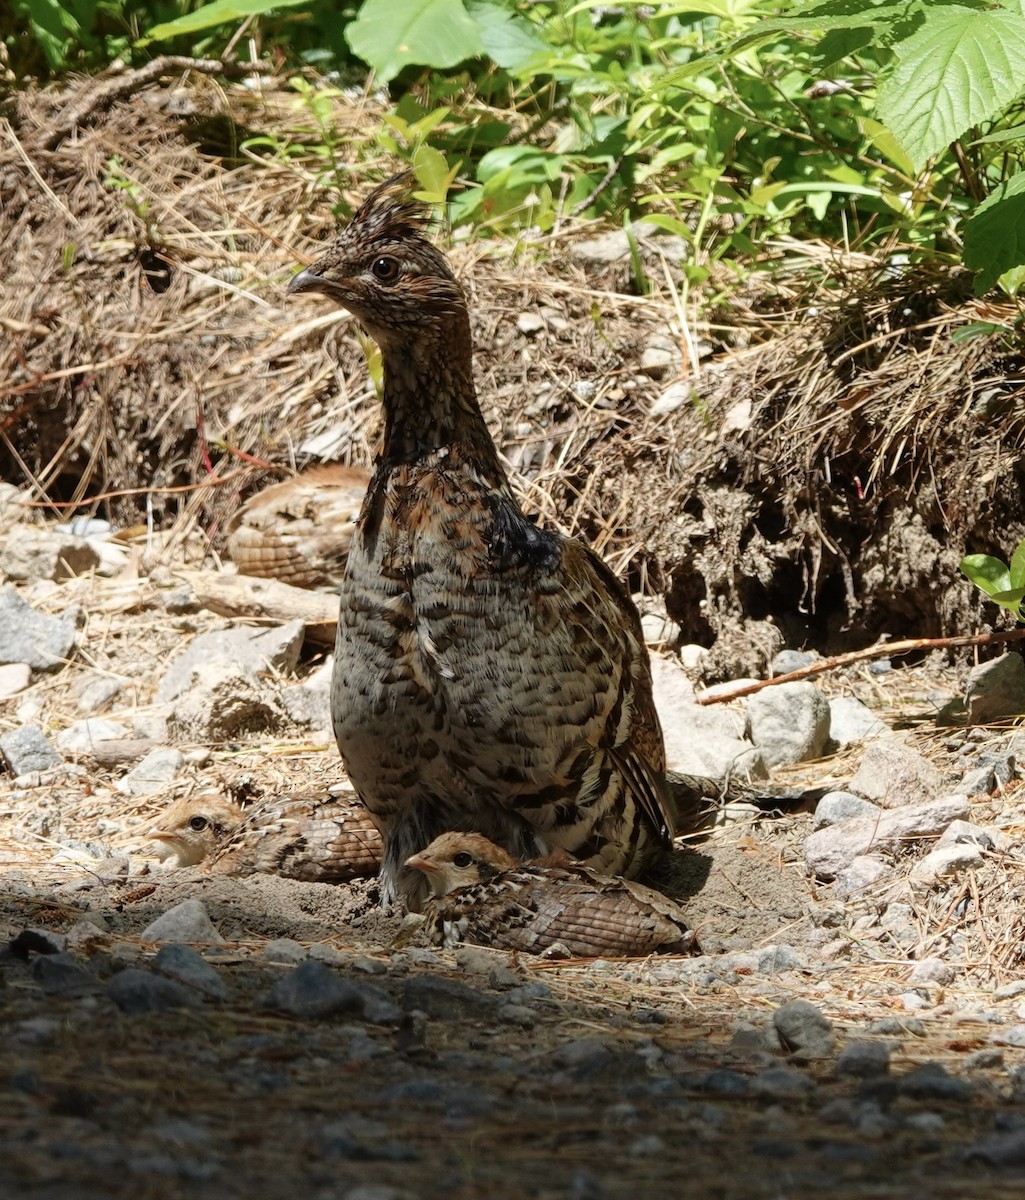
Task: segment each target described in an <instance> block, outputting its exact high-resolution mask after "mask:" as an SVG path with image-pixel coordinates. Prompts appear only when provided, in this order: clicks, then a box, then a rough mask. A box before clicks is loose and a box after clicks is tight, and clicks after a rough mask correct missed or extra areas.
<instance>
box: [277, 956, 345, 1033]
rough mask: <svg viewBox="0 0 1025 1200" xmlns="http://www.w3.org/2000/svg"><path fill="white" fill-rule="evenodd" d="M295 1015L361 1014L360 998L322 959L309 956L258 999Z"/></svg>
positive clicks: (318, 1016)
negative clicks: (318, 959) (318, 960)
mask: <svg viewBox="0 0 1025 1200" xmlns="http://www.w3.org/2000/svg"><path fill="white" fill-rule="evenodd" d="M257 1003H258V1004H259V1005H260V1006H261V1007H263V1008H275V1009H280V1010H281V1011H282V1012H287V1013H291V1014H292V1015H293V1016H296V1017H312V1018H321V1017H330V1016H335V1015H336V1014H339V1013H354V1014H359V1015H360V1016H362V1014H363V997H362V995H361V994H360V993H359V992H358V991H357V990H356V988H354V987H353V986H352V984H351V983H347V982H346V981H345V980H344V979H342V977H341V976H340V975H339V974H338V973H337V972H336V971H333V970H332V969H331V968H330V967H328V966H325V965H324V963H322V962H317V961H316V960H315V959H309V960H307V961H306V962H304V963H300V964H299V966H297V967H295V968H294V969H293V970H291V971H289V972H288V974H287V975H285V976H284V978H282V979H279V980H278V982H277V983H275V984H274V986H273V987H272V988H270V989H269V991H267V992H265V993H264V994H263V995H262V996H261V997H260V999H259V1000H258V1002H257Z"/></svg>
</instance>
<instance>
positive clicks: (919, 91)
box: [876, 6, 1025, 170]
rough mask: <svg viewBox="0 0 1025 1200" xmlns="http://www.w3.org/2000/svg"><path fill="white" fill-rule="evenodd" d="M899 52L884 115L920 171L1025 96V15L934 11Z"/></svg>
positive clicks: (887, 84) (882, 105)
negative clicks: (1024, 83) (973, 128)
mask: <svg viewBox="0 0 1025 1200" xmlns="http://www.w3.org/2000/svg"><path fill="white" fill-rule="evenodd" d="M893 51H894V54H895V55H896V58H897V65H896V66H895V67H894V69H893V70H892V71H890V73H889V74H888V75H887V76H886V78H885V79H884V80H883V82H882V84H881V85H880V87H879V93H878V95H877V97H876V113H877V115H878V116H879V118H880V120H882V121H883V122H884V123H885V124H886V125H888V126H889V127H890V129H891V130H893V133H894V136H895V137H896V138H897V140H898V141H899V142H900V144H901V146H902V147H903V148H904V151H905V152H906V153H907V155H908V157H909V158H910V159H911V161H912V162H913V163H914V165H915V169H916V170H920V169H921V168H922V167H923V166H924V165H925V163H926V161H927V160H928V159H930V158H931V157H932V156H933V155H934V154H938V153H939V152H940V151H941V150H944V149H946V147H947V146H949V145H950V143H951V142H953V141H954V140H955V139H957V138H959V137H960V136H961V135H962V134H963V133H964V132H965V131H966V130H967V129H969V128H970V127H971V126H972V125H977V124H979V123H980V122H982V121H985V120H987V119H989V118H990V117H993V116H995V115H996V114H997V113H999V112H1000V111H1001V110H1002V109H1003V108H1005V107H1006V106H1007V105H1008V104H1010V102H1011V101H1012V100H1014V99H1016V98H1017V97H1018V96H1019V95H1020V94H1021V90H1022V79H1023V78H1025V18H1022V17H1020V16H1016V15H1015V14H1014V13H1009V12H1003V11H979V10H978V9H972V8H962V7H960V6H952V7H949V8H947V7H944V8H936V9H929V10H927V12H926V17H925V20H924V21H923V22H922V24H921V25H920V26H919V28H918V29H917V30H916V31H915V32H914V33H913V34H911V36H910V37H908V38H905V39H904V40H903V41H900V42H895V43H894V45H893Z"/></svg>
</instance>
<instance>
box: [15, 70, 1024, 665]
mask: <svg viewBox="0 0 1025 1200" xmlns="http://www.w3.org/2000/svg"><path fill="white" fill-rule="evenodd" d="M89 86H90V84H89V83H88V82H87V83H85V84H84V85H82V87H83V88H85V89H88V87H89ZM79 103H81V96H77V95H76V96H71V97H67V96H55V95H51V94H47V93H27V94H24V95H22V96H20V97H19V98H18V100H17V108H16V110H15V111H13V112H12V113H11V116H10V119H9V120H5V121H4V122H3V123H2V124H0V179H2V180H3V183H4V191H5V196H6V197H7V200H6V202H5V204H4V206H3V210H2V212H0V246H2V247H3V249H2V250H0V255H2V256H3V260H4V261H3V274H4V278H5V288H4V290H3V295H2V296H0V326H2V327H3V328H4V329H5V330H6V331H7V333H8V335H9V336H8V337H6V338H5V339H4V340H3V342H2V343H0V474H2V476H3V477H5V478H7V479H9V480H11V481H13V482H15V483H17V484H19V485H28V486H29V487H31V488H32V490H33V493H34V495H35V496H36V498H37V502H38V503H39V504H40V505H42V506H44V507H46V508H48V509H51V510H53V511H56V512H59V513H61V514H67V513H69V512H97V511H99V512H102V513H103V514H105V515H113V516H114V517H115V518H116V519H117V520H119V521H120V522H122V523H123V524H129V525H131V524H135V523H136V522H140V521H145V522H147V523H148V524H149V526H150V528H156V529H163V530H165V531H167V530H170V531H172V536H171V537H170V538H169V539H168V540H166V542H165V547H166V549H165V554H166V555H167V556H169V557H170V559H171V560H175V561H176V560H177V556H180V554H181V552H182V548H183V547H184V546H185V545H186V544H187V542H188V540H189V539H191V541H192V544H193V546H194V547H198V549H199V550H200V551H201V552H205V553H212V554H216V552H217V550H218V548H219V546H220V544H221V534H222V531H223V526H224V522H225V520H226V517H227V515H228V514H230V513H231V512H232V511H234V509H235V508H236V507H237V505H238V503H239V502H240V499H241V498H242V497H243V496H244V495H245V494H247V493H248V492H249V491H251V490H252V488H253V487H254V486H255V485H256V484H257V483H258V482H259V481H260V480H261V479H263V478H265V477H266V473H267V471H268V470H273V471H275V472H279V473H280V472H283V471H289V470H291V469H293V468H294V467H296V466H302V465H305V464H307V463H309V462H311V461H319V460H321V459H329V460H337V461H344V462H350V461H351V462H360V463H365V462H368V461H369V460H370V459H371V458H372V457H373V453H374V446H375V440H376V436H377V426H378V408H379V406H378V403H377V398H376V396H375V394H374V391H373V388H372V386H371V385H370V384H369V383H368V380H367V374H366V366H365V362H364V356H363V350H362V346H361V342H360V338H359V335H358V330H357V328H356V327H355V325H354V323H353V322H352V321H351V319H350V318H349V317H348V316H347V315H346V314H345V313H342V312H325V311H324V310H323V308H322V307H320V306H312V305H311V306H306V305H302V304H301V303H298V302H295V303H292V304H290V305H289V306H288V307H287V308H286V307H285V306H284V304H283V300H284V297H283V286H282V285H283V284H284V282H285V281H286V280H287V278H288V277H289V275H290V274H291V272H292V271H293V270H294V268H295V265H296V263H297V262H300V261H302V260H303V259H304V258H305V257H306V256H307V255H308V254H312V253H315V252H316V250H317V249H318V248H319V247H321V246H322V245H323V244H324V243H325V242H326V241H327V240H328V239H329V238H330V237H331V235H332V232H333V229H334V218H333V217H332V215H331V213H330V212H329V210H328V201H329V199H330V198H331V194H329V193H328V191H327V190H326V187H325V168H326V167H328V168H330V169H329V170H328V172H327V173H328V174H330V175H331V176H332V177H333V178H339V179H342V180H343V181H344V187H343V189H342V194H343V198H344V201H345V202H346V203H352V202H353V201H355V200H356V199H358V198H359V197H360V196H361V195H362V194H363V193H364V192H365V190H366V187H367V185H368V183H369V182H371V181H372V180H373V179H375V178H378V177H380V176H381V175H383V174H385V173H386V172H388V171H389V170H391V169H392V168H393V166H394V164H393V163H390V162H388V161H386V160H385V159H384V157H383V156H382V154H381V153H380V151H378V150H376V149H375V146H374V144H373V141H372V135H373V132H374V129H375V127H376V126H377V124H378V122H379V119H380V116H381V113H380V110H379V108H378V107H377V106H376V105H375V103H374V102H373V101H371V100H369V99H367V98H366V97H356V98H354V99H341V100H339V101H338V102H337V103H336V105H335V110H334V115H333V123H334V127H335V131H336V134H337V138H338V147H339V149H338V151H337V155H336V161H335V162H334V164H333V165H332V164H327V163H326V162H325V160H324V158H323V157H322V156H320V155H318V154H317V153H316V152H315V150H314V143H315V142H316V140H317V135H316V131H315V129H314V127H313V122H312V120H311V118H310V115H309V113H308V111H307V110H306V109H305V108H304V107H303V105H302V102H301V101H300V100H298V99H297V97H295V96H294V95H293V94H292V93H290V92H287V91H285V90H283V89H282V88H281V86H280V85H279V84H277V83H275V82H274V81H272V80H268V81H265V82H263V83H260V84H259V85H258V86H255V87H247V86H243V85H240V84H226V83H223V82H219V81H215V80H212V79H209V78H205V77H196V76H189V77H185V78H180V77H174V78H171V77H168V79H166V80H165V84H164V85H163V86H158V85H152V86H149V87H147V88H145V89H143V90H141V91H139V92H138V93H136V94H134V95H130V96H127V97H123V98H121V99H119V100H117V101H116V102H115V103H113V104H112V105H111V107H110V108H109V110H107V111H105V112H102V113H99V114H97V117H96V120H95V121H94V122H93V123H92V124H89V125H88V126H87V127H85V128H83V129H81V130H80V131H79V132H78V133H77V134H76V135H74V136H73V137H69V138H65V139H64V140H62V141H58V142H57V143H56V147H55V148H54V149H50V148H48V146H49V144H50V143H52V142H53V133H52V131H53V127H54V119H55V118H54V114H55V112H59V111H61V110H63V111H67V108H68V106H69V105H74V104H79ZM254 134H261V135H267V136H270V137H272V138H273V139H275V142H276V144H277V145H278V147H279V148H280V152H279V153H277V154H270V153H261V154H260V155H259V156H258V155H257V154H255V153H254V152H252V151H251V150H248V149H246V148H245V147H244V142H245V139H246V138H247V137H250V136H252V135H254ZM115 156H116V163H115V162H114V159H115ZM114 176H117V177H119V178H121V179H122V180H123V181H124V184H125V186H121V187H118V186H115V185H114V183H113V182H112V180H113V177H114ZM593 234H594V229H593V228H592V227H588V226H586V225H580V224H578V225H573V224H572V223H567V224H564V225H562V226H560V227H559V228H558V229H557V230H556V231H555V232H554V233H551V234H549V235H546V236H544V237H534V238H524V239H523V240H522V241H521V242H520V243H518V244H509V243H500V242H482V241H478V242H469V243H465V242H464V243H460V244H458V245H456V246H455V247H454V248H453V249H452V251H451V253H452V257H453V259H454V261H455V264H456V267H457V270H458V271H459V273H460V275H461V277H462V278H463V280H464V282H465V283H466V285H467V287H468V290H469V292H470V296H471V302H472V307H473V312H474V318H475V331H476V336H477V342H478V347H479V353H478V378H479V383H480V390H481V394H482V398H483V401H484V407H485V411H486V415H487V416H488V419H489V422H490V424H491V427H492V429H493V430H494V432H495V435H496V440H497V441H498V443H499V445H500V448H501V450H502V452H503V453H504V454H505V456H506V459H507V461H508V462H509V464H510V467H511V468H512V470H513V472H514V477H515V482H516V485H517V487H518V489H519V491H520V494H521V495H522V497H523V500H524V504H525V506H526V507H527V508H528V509H529V510H531V511H533V512H536V513H539V514H541V516H542V518H543V519H544V520H545V521H546V522H549V523H551V524H553V525H556V526H558V527H560V528H562V529H564V530H566V531H568V532H571V533H579V534H582V535H583V536H585V537H587V538H588V539H590V540H591V541H592V542H593V543H594V544H595V546H596V547H597V548H598V549H599V550H600V551H601V552H602V553H603V554H604V555H605V556H606V557H607V558H608V560H609V562H610V564H611V565H612V566H613V568H614V569H616V570H617V571H620V572H623V573H629V575H630V577H631V582H632V584H633V586H634V588H635V589H636V590H645V591H655V592H661V593H663V594H665V596H666V598H667V603H668V606H669V609H670V613H671V615H673V616H674V617H675V618H676V619H677V620H679V621H680V622H681V624H682V625H683V628H684V637H685V638H686V639H687V640H692V641H701V642H703V643H705V644H710V643H713V642H715V641H716V639H718V641H719V644H720V650H719V651H718V652H717V653H718V657H716V655H713V656H712V658H711V660H709V668H708V670H709V674H710V675H711V676H712V677H722V676H724V675H727V674H729V673H731V672H739V671H745V672H748V673H750V672H752V671H756V670H759V669H760V668H761V667H762V666H763V665H764V660H765V659H766V658H767V657H769V656H771V654H772V653H773V651H774V650H775V648H776V647H777V646H778V645H779V644H780V643H781V642H787V643H788V644H792V645H793V644H798V643H800V642H801V641H804V640H807V639H811V640H813V641H815V642H816V643H818V644H819V645H826V644H830V645H832V646H833V647H835V648H845V647H847V646H851V645H854V646H860V645H865V644H867V643H868V642H869V641H870V640H871V639H872V637H874V636H875V635H876V634H878V633H881V632H887V633H891V634H893V635H894V636H904V635H915V636H937V635H941V634H947V633H954V632H964V631H965V628H966V627H967V626H968V625H969V623H971V622H974V621H977V619H978V614H979V607H978V604H977V602H976V600H975V598H974V596H973V594H972V591H971V589H970V588H969V587H968V585H967V584H964V583H960V582H958V576H957V573H956V564H957V562H958V560H959V559H960V557H961V555H962V554H963V553H964V552H965V550H966V549H971V550H989V551H996V550H1004V549H1006V548H1008V547H1009V546H1010V545H1013V543H1014V542H1015V541H1016V540H1017V538H1018V537H1020V536H1022V535H1023V534H1025V523H1023V521H1022V518H1021V495H1020V477H1021V474H1022V473H1021V471H1020V459H1021V446H1022V441H1023V434H1025V405H1023V404H1022V398H1023V389H1022V386H1021V382H1020V377H1021V359H1020V356H1019V355H1018V353H1017V349H1016V347H1012V339H1011V338H1007V339H1001V338H1000V337H978V338H974V339H969V340H966V341H961V342H957V343H955V342H953V341H952V340H951V334H952V333H954V332H955V331H956V330H957V329H959V328H961V327H963V326H965V325H966V324H968V323H970V322H972V321H977V320H995V321H1000V322H1006V323H1007V324H1012V323H1013V322H1014V320H1015V319H1016V316H1017V309H1016V307H1015V306H1013V305H1010V304H1007V305H1004V306H994V305H993V304H991V303H987V302H982V301H976V300H972V299H971V298H970V296H969V293H968V282H967V280H966V279H965V278H963V277H960V276H958V275H957V274H956V273H954V272H951V271H950V270H947V269H945V268H940V267H933V268H931V269H929V270H925V269H918V268H910V267H909V268H897V267H894V266H893V265H890V264H882V265H881V264H879V263H877V262H874V261H873V260H871V259H869V258H867V257H865V256H857V255H840V254H837V253H835V252H832V251H828V250H826V249H824V248H822V247H815V246H807V245H805V246H796V245H793V244H785V245H773V246H769V247H767V248H766V254H765V262H764V263H763V264H761V268H763V269H759V270H758V271H755V272H752V273H751V274H750V275H749V276H748V277H747V278H746V279H745V280H743V281H742V282H741V283H739V284H738V283H736V282H735V281H734V282H732V283H729V285H728V287H726V286H725V284H724V281H723V280H722V279H719V280H718V281H717V285H723V286H724V294H725V295H726V296H727V299H726V300H725V301H721V302H715V303H713V302H711V301H709V302H708V303H707V304H706V306H705V307H704V308H702V309H700V310H699V309H697V308H696V307H695V301H694V299H693V297H691V298H690V299H689V300H687V301H684V300H682V299H681V295H682V293H681V291H680V289H679V287H678V286H677V280H678V270H677V265H676V264H675V263H673V262H671V261H669V260H668V259H667V258H666V257H665V255H663V254H661V253H660V251H659V249H658V246H657V243H653V244H652V245H651V246H649V248H648V250H647V252H646V260H645V261H646V265H647V269H648V274H649V278H650V281H651V282H652V285H653V289H654V290H653V292H652V294H651V295H650V296H647V297H637V296H630V295H625V294H623V293H622V292H616V291H611V290H609V289H610V286H613V285H614V286H616V287H624V286H626V274H625V268H619V267H609V268H605V269H598V274H597V275H596V274H595V273H594V272H595V268H594V267H593V265H592V266H591V267H590V268H588V269H587V270H585V268H584V266H582V265H581V264H580V263H579V262H578V261H576V260H575V259H574V256H573V253H572V251H573V247H574V245H575V244H576V243H577V242H578V241H580V240H581V239H582V238H585V237H588V236H593ZM154 256H155V257H154ZM165 264H166V271H165ZM147 267H148V268H150V270H153V269H154V268H155V269H156V270H157V271H158V272H165V274H164V275H162V276H160V277H159V278H158V286H161V285H162V283H167V287H166V290H163V291H159V292H156V291H154V290H153V288H152V286H151V284H150V282H148V278H149V277H148V276H147V273H146V269H145V268H147ZM588 271H590V272H591V273H590V274H588ZM698 299H699V300H700V299H702V298H700V297H699V298H698ZM706 299H707V297H706ZM524 311H526V312H530V313H531V314H534V313H538V312H540V313H541V314H542V315H543V316H544V318H545V325H544V327H543V328H542V329H541V330H540V331H539V332H538V333H537V334H535V335H533V336H529V337H528V336H525V335H524V334H522V333H521V332H520V331H519V330H518V329H517V328H516V324H515V318H516V316H517V315H518V314H520V313H522V312H524ZM699 313H700V315H699ZM655 334H661V335H663V336H664V335H666V334H668V335H670V336H671V337H672V338H674V339H675V340H676V341H677V343H678V344H679V345H680V347H681V356H682V360H683V362H684V364H686V366H685V367H684V368H683V370H684V372H685V375H686V378H685V379H684V380H683V382H685V383H686V384H687V385H688V386H690V387H691V388H692V389H693V390H692V394H691V399H690V402H685V403H683V404H682V405H680V406H679V407H677V408H676V409H675V410H673V411H670V412H662V413H658V412H656V413H655V414H652V412H651V408H652V404H653V402H654V401H655V400H656V399H657V398H658V396H659V394H660V392H661V391H662V389H663V387H664V386H665V384H664V383H657V382H655V381H654V380H652V379H651V378H649V377H648V376H647V375H645V374H644V373H642V372H640V371H639V370H638V366H637V364H638V362H639V358H640V354H641V351H642V349H643V347H644V345H645V344H646V342H647V341H648V340H649V339H650V338H651V337H652V336H653V335H655ZM702 343H703V344H704V345H705V346H706V348H707V347H711V349H712V350H713V351H714V353H713V354H712V355H711V357H709V356H708V354H707V349H706V354H705V358H704V360H703V361H699V354H698V346H699V345H700V344H702ZM578 380H586V381H588V382H590V383H593V384H594V385H595V392H594V395H593V397H592V398H591V399H589V400H586V401H585V400H580V399H578V398H577V397H576V395H575V394H574V393H573V392H572V391H571V385H572V384H573V383H575V382H577V381H578ZM665 382H666V383H668V382H671V380H666V381H665ZM802 613H803V615H802ZM781 627H782V628H781ZM737 635H739V637H738V636H737ZM738 642H739V643H742V644H743V645H744V646H745V647H746V650H744V651H738V650H737V648H736V647H737V644H738ZM727 647H728V649H726V648H727Z"/></svg>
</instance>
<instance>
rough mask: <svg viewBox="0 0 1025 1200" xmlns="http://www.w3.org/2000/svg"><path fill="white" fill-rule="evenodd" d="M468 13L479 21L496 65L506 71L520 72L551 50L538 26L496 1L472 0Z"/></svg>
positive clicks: (487, 48)
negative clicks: (532, 60) (536, 28)
mask: <svg viewBox="0 0 1025 1200" xmlns="http://www.w3.org/2000/svg"><path fill="white" fill-rule="evenodd" d="M466 9H467V12H469V14H470V16H471V17H472V18H473V20H474V21H475V22H476V25H477V29H478V32H479V33H480V40H481V42H482V43H483V45H484V49H485V50H486V51H487V53H488V55H489V57H490V58H491V60H492V62H494V63H496V64H497V65H498V66H500V67H501V68H502V69H503V70H504V71H518V70H520V68H521V67H524V66H526V64H527V63H528V62H530V60H531V59H532V58H533V57H534V56H535V55H537V54H547V53H549V52H550V50H551V47H550V46H549V45H548V43H547V42H545V41H543V40H542V39H541V38H540V37H538V35H537V34H536V33H535V32H534V26H533V25H531V23H530V22H529V21H527V20H525V19H524V18H523V17H521V16H520V15H519V14H518V13H516V12H511V11H510V10H509V9H508V8H506V7H505V6H504V5H502V4H495V3H493V2H492V0H468V2H467V5H466Z"/></svg>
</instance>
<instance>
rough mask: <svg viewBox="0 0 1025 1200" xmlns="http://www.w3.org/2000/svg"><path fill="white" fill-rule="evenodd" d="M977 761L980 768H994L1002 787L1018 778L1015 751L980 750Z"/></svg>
mask: <svg viewBox="0 0 1025 1200" xmlns="http://www.w3.org/2000/svg"><path fill="white" fill-rule="evenodd" d="M976 761H977V762H978V764H979V766H980V767H992V768H993V774H994V775H995V776H996V778H997V783H999V784H1000V786H1001V787H1006V786H1007V785H1008V784H1009V783H1010V782H1011V781H1012V780H1013V779H1017V778H1018V764H1017V760H1016V757H1015V754H1014V751H1013V750H980V751H979V754H978V757H977V759H976Z"/></svg>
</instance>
